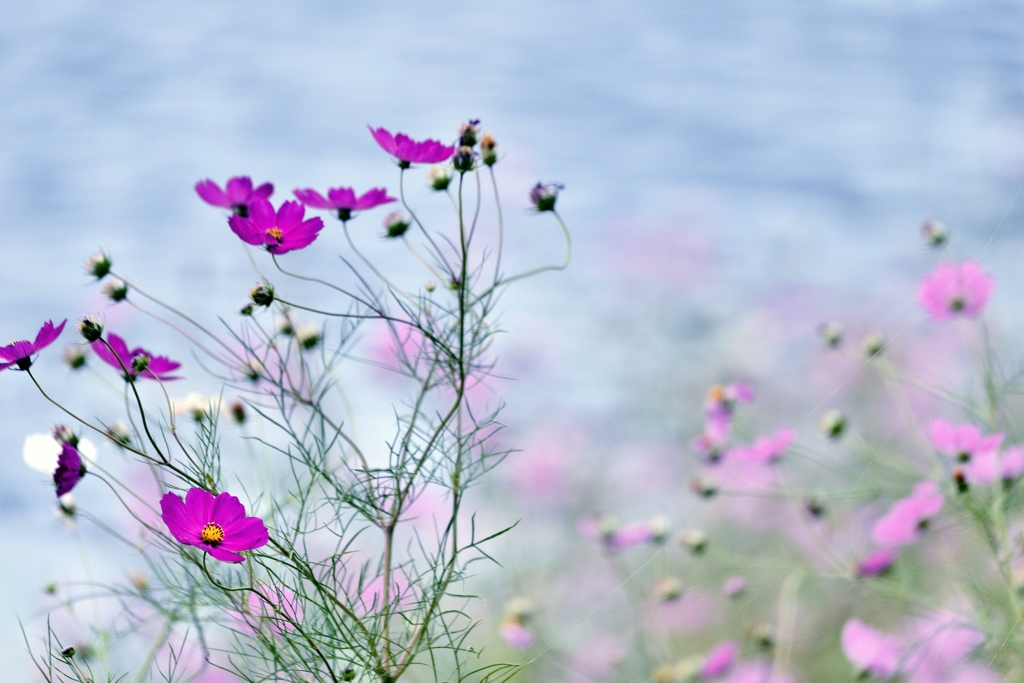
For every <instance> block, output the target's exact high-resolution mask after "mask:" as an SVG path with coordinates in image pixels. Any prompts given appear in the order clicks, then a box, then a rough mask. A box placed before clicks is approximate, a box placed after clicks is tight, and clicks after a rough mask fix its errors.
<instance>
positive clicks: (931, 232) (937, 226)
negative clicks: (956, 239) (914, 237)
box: [921, 218, 949, 247]
mask: <svg viewBox="0 0 1024 683" xmlns="http://www.w3.org/2000/svg"><path fill="white" fill-rule="evenodd" d="M921 234H923V235H924V241H925V244H927V245H928V246H929V247H938V246H942V245H943V244H945V243H946V241H947V240H948V239H949V228H947V227H946V224H945V223H940V222H939V221H933V220H932V219H930V218H929V219H926V220H925V222H924V223H922V224H921Z"/></svg>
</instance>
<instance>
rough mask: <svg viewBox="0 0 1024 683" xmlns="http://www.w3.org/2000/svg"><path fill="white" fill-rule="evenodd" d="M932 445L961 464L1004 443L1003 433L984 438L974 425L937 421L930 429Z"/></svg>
mask: <svg viewBox="0 0 1024 683" xmlns="http://www.w3.org/2000/svg"><path fill="white" fill-rule="evenodd" d="M929 436H931V439H932V445H933V446H935V448H937V449H938V450H939V452H941V453H945V454H946V455H948V456H950V457H951V458H956V459H957V460H959V461H961V462H968V461H970V459H971V456H973V455H974V454H975V453H980V452H982V451H992V450H996V449H998V448H999V446H1000V445H1001V444H1002V443H1003V438H1004V435H1003V433H1002V432H999V433H997V434H990V435H988V436H982V434H981V430H980V429H978V428H977V427H975V426H974V425H972V424H962V425H959V426H953V425H952V424H950V423H949V422H946V421H945V420H935V421H934V422H932V426H931V428H930V429H929Z"/></svg>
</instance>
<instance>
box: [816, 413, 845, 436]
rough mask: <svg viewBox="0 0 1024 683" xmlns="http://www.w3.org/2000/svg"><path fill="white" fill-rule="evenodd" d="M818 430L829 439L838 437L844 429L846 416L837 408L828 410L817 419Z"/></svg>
mask: <svg viewBox="0 0 1024 683" xmlns="http://www.w3.org/2000/svg"><path fill="white" fill-rule="evenodd" d="M818 430H819V431H821V433H822V434H824V435H825V436H827V437H828V438H830V439H833V440H835V439H838V438H839V437H841V436H842V435H843V432H845V431H846V416H845V415H843V414H842V413H841V412H839V411H838V410H830V411H828V412H827V413H825V414H824V415H822V416H821V419H820V420H818Z"/></svg>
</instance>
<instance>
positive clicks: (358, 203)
mask: <svg viewBox="0 0 1024 683" xmlns="http://www.w3.org/2000/svg"><path fill="white" fill-rule="evenodd" d="M295 196H296V197H298V199H299V201H300V202H302V203H303V204H305V205H306V206H309V207H312V208H314V209H329V210H331V211H337V212H338V219H339V220H342V221H347V220H349V219H350V218H352V212H353V211H367V210H369V209H372V208H374V207H377V206H380V205H381V204H390V203H391V202H393V201H395V198H394V197H389V196H388V191H387V190H386V189H384V188H383V187H374V188H371V189H369V190H367V191H366V192H364V193H363V194H361V195H360V196H359V197H356V193H355V191H354V190H353V189H352V188H351V187H332V188H331V189H329V190H327V198H326V199H325V198H324V196H323V195H322V194H320V193H319V192H317V191H316V190H310V189H306V190H295Z"/></svg>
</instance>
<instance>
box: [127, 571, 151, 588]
mask: <svg viewBox="0 0 1024 683" xmlns="http://www.w3.org/2000/svg"><path fill="white" fill-rule="evenodd" d="M128 578H129V579H130V580H131V582H132V585H133V586H135V589H136V590H138V591H140V592H142V593H145V592H146V591H148V590H149V579H148V578H146V575H145V574H143V573H142V572H132V573H131V575H130V576H129V577H128Z"/></svg>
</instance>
